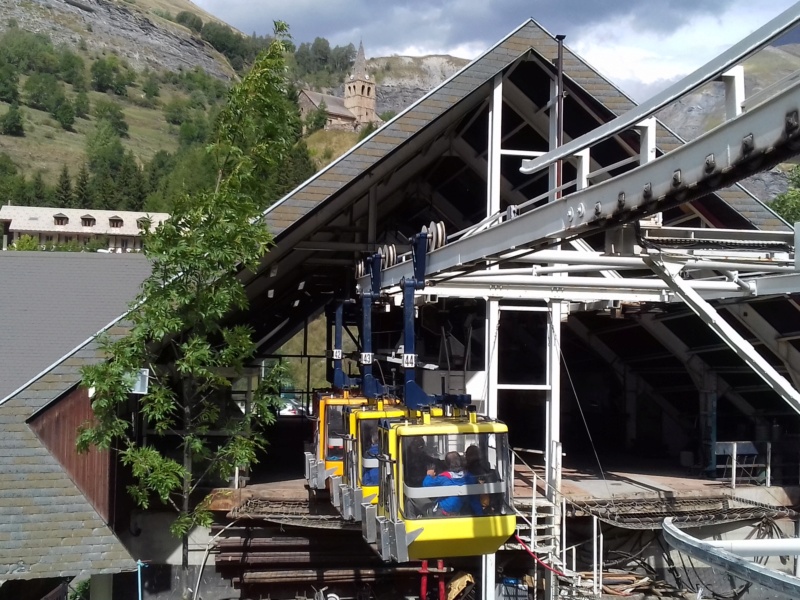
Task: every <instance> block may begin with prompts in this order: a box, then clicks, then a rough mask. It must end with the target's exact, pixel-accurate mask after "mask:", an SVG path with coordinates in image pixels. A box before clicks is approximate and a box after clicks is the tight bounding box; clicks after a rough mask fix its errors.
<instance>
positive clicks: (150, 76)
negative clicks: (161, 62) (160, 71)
mask: <svg viewBox="0 0 800 600" xmlns="http://www.w3.org/2000/svg"><path fill="white" fill-rule="evenodd" d="M142 92H143V93H144V97H145V98H147V99H148V100H150V101H151V102H153V101H155V99H156V98H157V97H158V96H159V94H160V93H161V89H160V88H159V85H158V75H156V74H155V73H153V72H152V71H150V72H149V73H147V74H146V75H145V78H144V84H142Z"/></svg>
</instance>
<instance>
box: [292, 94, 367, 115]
mask: <svg viewBox="0 0 800 600" xmlns="http://www.w3.org/2000/svg"><path fill="white" fill-rule="evenodd" d="M303 93H304V94H305V95H306V96H308V99H309V100H311V103H312V104H313V105H314V106H316V107H317V108H319V105H320V104H321V103H322V102H325V110H327V111H328V114H331V115H335V116H337V117H341V118H343V119H352V120H353V121H355V119H356V117H355V115H354V114H353V113H351V112H350V109H349V108H347V107H345V105H344V98H339V97H338V96H331V95H330V94H320V93H319V92H312V91H311V90H303Z"/></svg>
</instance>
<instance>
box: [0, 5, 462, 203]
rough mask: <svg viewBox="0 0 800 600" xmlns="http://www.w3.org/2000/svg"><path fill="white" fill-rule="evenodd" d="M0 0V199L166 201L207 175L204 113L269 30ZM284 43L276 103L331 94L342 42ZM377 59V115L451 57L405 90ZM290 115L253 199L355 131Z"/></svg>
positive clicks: (414, 92) (210, 118)
mask: <svg viewBox="0 0 800 600" xmlns="http://www.w3.org/2000/svg"><path fill="white" fill-rule="evenodd" d="M0 9H2V10H1V11H0V12H1V13H2V14H3V16H2V17H0V19H2V21H0V202H2V203H12V204H17V205H31V206H63V207H85V208H101V209H115V210H147V211H158V212H169V211H170V208H171V205H172V202H173V200H174V199H175V197H176V195H179V194H181V193H184V192H192V191H196V190H201V189H204V188H207V187H208V186H210V185H212V184H213V182H214V180H215V175H214V173H215V167H214V165H213V164H211V163H210V159H209V158H208V156H207V154H206V151H205V148H206V146H207V145H208V144H209V143H210V142H211V141H213V139H214V128H215V120H216V115H217V114H218V113H219V111H220V110H221V108H222V107H223V106H224V103H225V101H226V97H227V93H228V89H229V87H230V85H231V82H233V81H236V80H238V77H239V76H240V75H242V74H244V73H246V72H247V70H248V69H249V67H250V65H251V64H252V63H253V61H254V60H255V57H256V56H257V55H258V53H259V52H260V51H261V50H262V49H263V48H265V47H266V46H267V45H268V44H269V43H270V41H271V37H270V36H259V35H256V34H253V35H249V36H248V35H243V34H241V33H240V32H238V31H236V30H234V29H232V28H230V27H228V26H227V25H225V24H224V23H222V22H220V21H219V20H217V19H215V18H214V17H213V16H211V15H209V14H207V13H204V12H203V11H201V10H200V9H197V8H196V7H195V6H194V5H193V4H192V3H191V2H188V1H187V0H124V1H122V2H109V1H107V0H81V1H80V2H77V1H75V2H68V3H56V4H53V3H52V2H50V1H48V0H36V1H32V2H26V3H16V2H9V0H0ZM44 32H47V33H44ZM286 47H287V53H286V56H285V59H286V63H287V66H288V68H289V81H290V82H292V83H291V84H290V85H289V86H288V89H287V94H286V101H287V102H288V103H291V104H294V105H295V108H296V97H297V91H298V90H299V89H300V88H304V87H309V88H313V89H317V90H319V91H323V92H328V93H341V85H342V83H343V81H344V79H345V77H346V75H347V73H349V72H350V70H351V69H352V66H353V61H354V59H355V55H356V48H355V46H354V45H353V44H347V45H346V46H334V47H332V46H331V45H330V43H329V42H328V40H326V39H325V38H321V37H318V38H316V39H315V40H314V41H313V42H295V43H292V42H289V43H288V44H287V46H286ZM379 60H381V59H379ZM382 60H383V62H378V63H375V64H374V65H373V66H372V67H370V70H371V72H374V74H375V77H376V79H378V80H379V81H380V80H386V81H387V83H388V84H389V85H388V86H386V91H384V92H382V94H381V95H380V96H379V100H378V101H379V107H378V108H379V114H380V115H381V117H382V118H383V119H385V120H388V119H389V118H391V117H392V116H393V115H394V114H395V112H397V111H398V110H402V108H405V106H407V105H408V104H410V103H411V102H413V101H414V100H415V99H416V98H417V97H419V96H421V95H422V94H423V93H424V91H426V90H425V89H424V88H425V87H427V88H428V89H429V88H430V87H432V86H433V85H435V83H438V81H441V80H442V79H444V78H445V77H446V76H448V75H449V74H451V73H452V72H453V71H454V70H456V69H457V66H456V64H457V63H452V64H451V63H449V62H447V61H445V62H442V59H441V58H439V57H437V58H436V60H435V61H434V62H433V63H431V64H434V63H435V68H434V71H436V72H435V73H433V74H431V73H427V72H426V71H425V68H426V67H425V65H423V64H422V63H419V66H417V65H416V63H414V66H413V67H412V68H411V71H412V72H411V73H410V74H404V76H410V77H411V81H413V84H412V85H411V88H409V90H410V91H409V90H404V89H403V86H402V82H399V83H398V80H397V75H398V74H400V73H403V72H404V69H405V68H406V67H405V63H402V64H403V65H404V66H400V65H401V63H400V62H398V60H400V61H402V60H403V59H402V57H395V58H393V59H391V61H389V60H388V59H382ZM418 60H419V59H414V61H418ZM421 60H423V61H424V60H425V59H421ZM429 62H430V61H429ZM445 63H446V66H444V67H442V66H441V65H443V64H445ZM428 67H429V65H428ZM428 70H430V68H428ZM390 71H393V72H391V73H390ZM420 73H421V74H422V75H420ZM431 77H433V79H434V80H436V81H433V80H432V81H427V80H428V79H431ZM423 80H424V81H425V82H427V84H426V83H425V82H423ZM412 88H413V89H412ZM387 96H388V97H390V98H389V100H388V101H387V102H384V106H385V108H384V110H383V112H381V102H382V99H384V98H387ZM412 96H413V97H412ZM389 107H391V110H386V109H388V108H389ZM294 114H295V123H294V124H293V130H294V131H295V132H296V134H295V135H296V144H295V146H294V150H293V156H292V160H291V161H290V163H289V164H288V168H285V169H282V170H281V172H280V173H272V174H269V175H268V177H269V180H270V186H269V188H268V189H269V190H270V192H269V194H268V197H265V198H264V199H263V204H264V205H265V206H266V205H268V204H269V203H271V202H273V201H274V200H275V199H276V198H278V197H280V196H281V195H282V194H284V193H285V192H287V191H289V190H290V189H292V188H293V187H294V186H295V185H296V184H298V183H300V182H302V181H304V180H305V179H307V178H308V177H309V176H310V175H312V174H313V172H314V171H315V170H317V169H319V168H321V167H323V166H325V165H326V164H328V163H329V162H331V161H332V160H334V159H335V158H336V157H338V156H339V155H341V154H342V153H343V152H345V151H347V150H348V149H349V148H350V147H351V146H352V145H353V144H354V143H356V142H357V141H358V138H359V136H358V135H356V134H352V133H347V132H328V131H320V130H319V129H320V127H321V124H324V122H325V119H324V115H322V117H323V118H317V119H312V118H310V119H309V122H307V123H301V121H300V116H299V111H298V110H296V109H295V110H294ZM317 116H319V115H317ZM366 133H368V131H367V132H362V137H363V135H365V134H366ZM304 135H305V137H304Z"/></svg>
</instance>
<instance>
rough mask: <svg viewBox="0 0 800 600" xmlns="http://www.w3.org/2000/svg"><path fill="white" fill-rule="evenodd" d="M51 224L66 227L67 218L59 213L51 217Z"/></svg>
mask: <svg viewBox="0 0 800 600" xmlns="http://www.w3.org/2000/svg"><path fill="white" fill-rule="evenodd" d="M53 222H54V223H55V224H56V225H66V224H67V223H69V218H68V217H67V215H64V214H61V213H59V214H57V215H55V216H54V217H53Z"/></svg>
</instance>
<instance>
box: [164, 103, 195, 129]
mask: <svg viewBox="0 0 800 600" xmlns="http://www.w3.org/2000/svg"><path fill="white" fill-rule="evenodd" d="M164 118H165V119H166V120H167V123H171V124H173V125H180V124H181V123H183V122H184V121H185V120H186V119H188V118H189V102H188V101H186V100H183V99H182V98H173V99H172V100H170V101H169V102H167V103H166V104H165V105H164Z"/></svg>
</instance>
